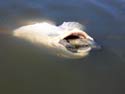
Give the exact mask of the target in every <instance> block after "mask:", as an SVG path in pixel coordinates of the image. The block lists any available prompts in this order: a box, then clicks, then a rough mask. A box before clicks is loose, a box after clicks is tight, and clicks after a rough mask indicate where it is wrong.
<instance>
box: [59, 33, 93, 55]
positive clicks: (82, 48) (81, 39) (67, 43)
mask: <svg viewBox="0 0 125 94" xmlns="http://www.w3.org/2000/svg"><path fill="white" fill-rule="evenodd" d="M59 43H60V44H61V45H63V46H64V47H65V48H66V49H67V50H68V51H70V52H72V53H83V52H88V51H90V50H91V45H90V44H91V42H90V39H88V38H86V36H85V35H84V34H83V33H81V32H75V33H71V34H70V35H68V36H66V37H64V38H63V39H61V40H60V41H59Z"/></svg>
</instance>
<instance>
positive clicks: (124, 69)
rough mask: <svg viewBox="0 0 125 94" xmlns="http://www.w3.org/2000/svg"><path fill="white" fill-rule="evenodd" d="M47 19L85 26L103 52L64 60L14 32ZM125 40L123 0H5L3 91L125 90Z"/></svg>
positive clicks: (111, 93)
mask: <svg viewBox="0 0 125 94" xmlns="http://www.w3.org/2000/svg"><path fill="white" fill-rule="evenodd" d="M45 19H47V20H52V21H54V22H55V23H56V24H57V25H59V24H61V23H63V22H64V21H77V22H79V23H81V24H83V25H84V26H85V27H86V32H88V34H89V35H91V36H92V37H93V38H95V39H96V41H97V42H98V43H99V44H101V45H103V50H101V51H92V52H91V53H90V55H89V56H87V57H86V58H82V59H77V60H75V59H65V58H60V57H55V56H51V55H49V54H48V53H42V52H41V51H40V49H38V48H37V47H36V46H34V45H32V44H30V43H29V42H26V41H23V40H19V39H16V38H14V37H13V36H11V33H12V31H13V30H14V29H16V28H18V27H20V26H22V25H27V24H31V23H35V22H41V21H43V20H45ZM124 40H125V1H124V0H110V1H109V0H69V1H68V0H0V75H1V76H0V88H1V89H0V93H1V94H10V93H11V94H124V87H125V86H124V83H125V42H124Z"/></svg>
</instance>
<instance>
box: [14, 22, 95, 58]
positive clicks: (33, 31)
mask: <svg viewBox="0 0 125 94" xmlns="http://www.w3.org/2000/svg"><path fill="white" fill-rule="evenodd" d="M13 35H14V36H15V37H18V38H21V39H25V40H27V41H29V42H32V43H33V44H35V45H39V46H40V47H41V48H44V49H46V52H47V53H48V52H49V53H52V54H56V55H58V56H63V57H67V58H82V57H85V56H87V55H88V54H89V52H90V51H91V49H93V48H96V42H95V41H94V39H93V38H92V37H90V36H89V35H88V34H87V33H86V32H85V31H83V26H82V25H81V24H79V23H77V22H64V23H63V24H62V25H59V26H56V25H54V24H50V23H47V22H41V23H36V24H32V25H27V26H22V27H20V28H17V29H15V30H14V31H13Z"/></svg>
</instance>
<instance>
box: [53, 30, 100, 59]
mask: <svg viewBox="0 0 125 94" xmlns="http://www.w3.org/2000/svg"><path fill="white" fill-rule="evenodd" d="M52 45H53V48H55V50H56V53H57V54H58V55H59V56H63V57H68V58H82V57H85V56H87V55H88V54H89V53H90V51H91V50H92V49H100V46H99V45H97V43H96V42H95V40H94V39H93V38H92V37H90V36H89V35H88V34H87V33H86V32H84V31H82V30H79V29H77V28H76V29H73V30H71V31H65V32H64V33H63V34H61V35H59V36H57V37H56V38H54V39H53V40H52Z"/></svg>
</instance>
